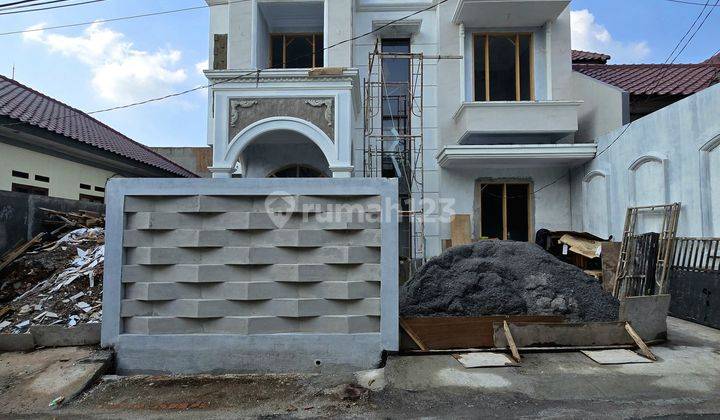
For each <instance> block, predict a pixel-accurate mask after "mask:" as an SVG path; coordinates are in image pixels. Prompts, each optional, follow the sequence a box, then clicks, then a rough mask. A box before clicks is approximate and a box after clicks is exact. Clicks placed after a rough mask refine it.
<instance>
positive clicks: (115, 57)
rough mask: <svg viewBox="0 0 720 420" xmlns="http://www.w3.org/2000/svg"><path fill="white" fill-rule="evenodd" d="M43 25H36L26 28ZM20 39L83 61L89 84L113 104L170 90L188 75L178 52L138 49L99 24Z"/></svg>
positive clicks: (41, 25) (30, 35)
mask: <svg viewBox="0 0 720 420" xmlns="http://www.w3.org/2000/svg"><path fill="white" fill-rule="evenodd" d="M43 26H44V24H39V25H35V26H32V27H30V28H28V29H39V28H42V27H43ZM23 38H24V39H25V40H27V41H30V42H38V43H41V44H43V45H44V46H45V47H47V48H48V50H49V51H51V52H54V53H60V54H62V55H65V56H68V57H74V58H76V59H78V60H79V61H81V62H82V63H84V64H86V65H87V66H88V67H89V68H90V70H91V72H92V74H93V78H92V86H93V87H94V88H95V90H96V91H97V93H98V94H99V96H100V97H101V98H103V99H105V100H107V101H109V102H111V103H114V104H124V103H128V102H132V101H138V100H143V99H147V98H150V97H153V96H160V95H164V94H167V93H170V92H172V91H173V90H175V89H174V87H175V86H176V85H177V84H180V83H182V82H184V81H186V80H187V78H188V75H187V72H186V71H185V69H183V68H181V67H179V64H180V59H181V58H182V54H181V52H180V51H178V50H172V49H171V50H157V51H155V52H148V51H142V50H138V49H136V48H134V46H133V43H132V42H130V41H127V40H126V38H125V35H124V34H122V33H120V32H115V31H113V30H112V29H109V28H106V27H104V26H103V25H102V23H94V24H92V25H90V26H89V27H88V28H87V29H86V30H85V31H83V33H82V34H81V35H79V36H66V35H59V34H53V33H45V31H35V32H26V33H24V34H23Z"/></svg>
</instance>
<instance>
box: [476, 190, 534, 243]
mask: <svg viewBox="0 0 720 420" xmlns="http://www.w3.org/2000/svg"><path fill="white" fill-rule="evenodd" d="M485 185H502V187H503V193H502V194H503V196H502V219H503V223H502V232H503V235H502V236H503V237H502V238H498V239H500V240H503V241H507V240H509V239H508V236H509V230H508V206H507V198H508V195H507V187H508V185H521V186H525V187H527V205H528V242H533V241H534V239H535V238H534V235H533V233H534V230H535V226H534V223H533V220H534V219H535V217H534V205H533V202H534V200H535V197H534V194H533V183H532V182H530V181H503V180H495V181H483V180H478V187H479V190H480V191H479V194H478V198H479V200H480V202H479V203H477V206H476V207H477V208H482V199H483V190H484V188H483V186H485ZM478 216H479V217H477V223H478V229H477V235H478V237H479V238H482V237H483V226H482V214H478Z"/></svg>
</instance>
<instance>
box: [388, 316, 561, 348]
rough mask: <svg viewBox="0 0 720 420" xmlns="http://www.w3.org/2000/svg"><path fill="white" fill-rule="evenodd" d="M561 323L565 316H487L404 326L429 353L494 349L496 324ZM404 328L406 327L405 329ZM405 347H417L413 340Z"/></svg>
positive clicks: (411, 320)
mask: <svg viewBox="0 0 720 420" xmlns="http://www.w3.org/2000/svg"><path fill="white" fill-rule="evenodd" d="M502 321H508V322H511V323H513V322H528V323H532V322H541V323H561V322H563V321H564V318H563V317H562V316H533V315H509V316H507V315H499V316H485V317H426V318H403V319H402V320H401V325H403V324H404V325H407V326H408V327H410V329H412V331H413V333H414V334H416V335H417V336H418V337H419V338H420V339H421V341H422V342H423V344H424V345H425V346H426V347H427V348H428V349H429V350H456V349H481V348H490V347H494V340H493V324H494V323H496V322H502ZM403 328H404V327H403ZM405 342H406V344H404V345H403V346H402V347H403V348H404V349H405V350H411V349H412V348H413V346H412V343H410V342H409V340H407V339H406V340H405Z"/></svg>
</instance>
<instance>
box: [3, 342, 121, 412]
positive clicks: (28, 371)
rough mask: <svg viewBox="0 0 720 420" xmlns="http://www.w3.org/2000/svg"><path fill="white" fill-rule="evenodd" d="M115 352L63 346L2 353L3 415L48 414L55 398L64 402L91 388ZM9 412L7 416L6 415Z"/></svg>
mask: <svg viewBox="0 0 720 420" xmlns="http://www.w3.org/2000/svg"><path fill="white" fill-rule="evenodd" d="M111 362H112V358H111V354H110V353H107V352H98V351H96V350H95V349H93V348H90V347H63V348H56V349H44V350H36V351H33V352H30V353H19V352H15V353H2V354H0V417H3V418H7V417H12V418H18V417H20V416H26V415H27V416H31V417H37V416H44V415H49V414H50V412H51V409H50V407H48V404H49V403H50V402H51V401H52V400H54V399H55V398H58V397H62V398H64V403H68V402H70V401H71V400H72V399H73V398H74V397H76V396H77V395H78V394H80V393H81V392H83V391H84V390H85V389H87V388H88V386H90V385H91V384H92V383H93V382H94V381H95V380H96V379H98V378H99V377H100V376H101V375H102V374H103V373H104V372H105V371H106V370H107V368H108V367H109V366H110V364H111ZM6 416H7V417H6Z"/></svg>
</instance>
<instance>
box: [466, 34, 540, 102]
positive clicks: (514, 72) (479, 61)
mask: <svg viewBox="0 0 720 420" xmlns="http://www.w3.org/2000/svg"><path fill="white" fill-rule="evenodd" d="M473 44H474V46H473V55H474V77H473V83H474V91H475V100H476V101H483V102H485V101H532V100H534V99H535V97H534V96H535V93H534V89H533V51H532V34H519V33H518V34H476V35H475V36H474V42H473Z"/></svg>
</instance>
